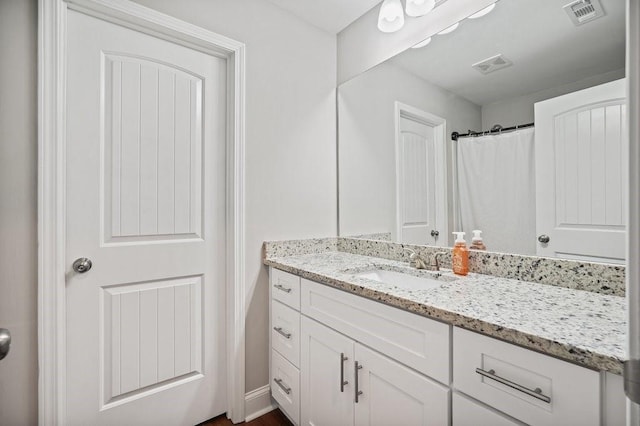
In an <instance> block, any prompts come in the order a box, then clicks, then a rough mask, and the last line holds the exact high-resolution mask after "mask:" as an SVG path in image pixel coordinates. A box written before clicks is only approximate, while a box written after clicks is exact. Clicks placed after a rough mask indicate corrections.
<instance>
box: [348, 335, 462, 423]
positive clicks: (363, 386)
mask: <svg viewBox="0 0 640 426" xmlns="http://www.w3.org/2000/svg"><path fill="white" fill-rule="evenodd" d="M355 355H356V362H357V363H358V366H361V367H362V368H359V369H358V371H356V373H355V374H357V384H358V386H357V389H355V388H354V391H356V390H357V391H360V392H362V393H361V394H359V395H358V399H357V403H356V404H355V407H356V408H355V424H356V425H357V426H360V425H367V426H369V425H380V426H388V425H395V426H402V425H406V426H418V425H434V426H440V425H448V424H449V389H448V388H447V387H445V386H442V385H440V384H438V383H436V382H434V381H432V380H430V379H427V378H426V377H425V376H423V375H421V374H418V373H416V372H415V371H413V370H411V369H409V368H407V367H405V366H403V365H401V364H398V363H397V362H395V361H393V360H391V359H389V358H387V357H385V356H383V355H381V354H379V353H377V352H374V351H372V350H371V349H368V348H366V347H364V346H362V345H360V344H356V353H355Z"/></svg>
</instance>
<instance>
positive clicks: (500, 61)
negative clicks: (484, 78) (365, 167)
mask: <svg viewBox="0 0 640 426" xmlns="http://www.w3.org/2000/svg"><path fill="white" fill-rule="evenodd" d="M511 65H513V62H511V61H510V60H508V59H507V58H505V57H504V56H502V54H499V55H495V56H492V57H490V58H487V59H483V60H482V61H480V62H476V63H475V64H473V65H471V68H474V69H476V70H477V71H479V72H481V73H482V74H489V73H492V72H494V71H498V70H500V69H502V68H506V67H510V66H511Z"/></svg>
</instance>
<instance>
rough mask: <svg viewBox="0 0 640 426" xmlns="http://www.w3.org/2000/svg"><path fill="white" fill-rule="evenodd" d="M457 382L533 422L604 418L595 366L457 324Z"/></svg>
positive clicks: (584, 422)
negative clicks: (561, 358)
mask: <svg viewBox="0 0 640 426" xmlns="http://www.w3.org/2000/svg"><path fill="white" fill-rule="evenodd" d="M453 385H454V387H455V388H456V389H458V390H460V391H462V392H464V393H466V394H468V395H470V396H472V397H473V398H476V399H477V400H479V401H482V402H484V403H485V404H487V405H489V406H491V407H494V408H496V409H497V410H499V411H502V412H504V413H506V414H508V415H510V416H512V417H514V418H516V419H518V420H521V421H523V422H525V423H528V424H531V425H565V424H566V425H574V424H575V425H582V426H587V425H594V426H595V425H598V424H600V376H599V374H598V373H597V372H595V371H591V370H587V369H586V368H582V367H578V366H577V365H574V364H570V363H568V362H565V361H561V360H558V359H556V358H552V357H550V356H547V355H542V354H540V353H537V352H533V351H530V350H528V349H524V348H521V347H518V346H515V345H511V344H509V343H505V342H502V341H500V340H496V339H492V338H490V337H486V336H483V335H480V334H477V333H473V332H470V331H467V330H463V329H460V328H457V327H454V330H453Z"/></svg>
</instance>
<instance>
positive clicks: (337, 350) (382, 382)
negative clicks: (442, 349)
mask: <svg viewBox="0 0 640 426" xmlns="http://www.w3.org/2000/svg"><path fill="white" fill-rule="evenodd" d="M301 354H302V363H301V384H302V385H301V389H300V392H301V395H302V400H301V424H303V425H354V424H355V425H371V424H380V425H393V424H403V425H446V424H448V423H449V420H448V418H449V410H448V399H449V389H448V387H445V386H443V385H440V384H438V383H436V382H435V381H433V380H430V379H428V378H427V377H425V376H423V375H422V374H419V373H417V372H415V371H413V370H411V369H409V368H407V367H405V366H404V365H402V364H399V363H398V362H396V361H394V360H392V359H390V358H388V357H386V356H384V355H382V354H380V353H378V352H376V351H373V350H371V349H369V348H367V347H366V346H364V345H362V344H360V343H357V342H356V341H354V340H352V339H350V338H348V337H346V336H344V335H342V334H340V333H338V332H336V331H334V330H331V329H330V328H328V327H326V326H324V325H322V324H320V323H318V322H316V321H314V320H312V319H310V318H307V317H305V316H303V317H302V345H301Z"/></svg>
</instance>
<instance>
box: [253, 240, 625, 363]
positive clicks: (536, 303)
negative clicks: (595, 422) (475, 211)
mask: <svg viewBox="0 0 640 426" xmlns="http://www.w3.org/2000/svg"><path fill="white" fill-rule="evenodd" d="M264 263H265V264H266V265H269V266H273V267H274V268H277V269H281V270H283V271H287V272H291V273H294V274H297V275H300V276H302V277H303V278H307V279H310V280H313V281H316V282H320V283H323V284H326V285H329V286H332V287H336V288H338V289H341V290H344V291H348V292H350V293H354V294H358V295H361V296H363V297H367V298H369V299H373V300H377V301H380V302H382V303H385V304H388V305H392V306H395V307H398V308H401V309H405V310H407V311H410V312H415V313H417V314H420V315H424V316H427V317H431V318H435V319H439V320H442V321H445V322H447V323H450V324H453V325H454V326H459V327H462V328H466V329H469V330H474V331H478V332H480V333H483V334H486V335H489V336H492V337H496V338H499V339H502V340H505V341H507V342H510V343H515V344H517V345H521V346H524V347H526V348H530V349H533V350H536V351H539V352H542V353H545V354H549V355H552V356H555V357H558V358H561V359H564V360H567V361H570V362H573V363H576V364H579V365H582V366H585V367H588V368H591V369H594V370H602V371H609V372H611V373H615V374H622V361H623V360H624V358H625V349H624V348H625V333H626V315H625V312H626V303H625V299H624V298H623V297H619V296H611V295H604V294H598V293H594V292H589V291H582V290H575V289H570V288H564V287H558V286H552V285H545V284H539V283H531V282H526V281H518V280H514V279H509V278H501V277H495V276H490V275H481V274H469V275H467V276H466V277H457V276H455V275H453V274H452V273H451V272H450V271H449V272H446V271H443V273H442V275H441V276H440V277H437V279H438V280H439V281H442V285H441V286H438V287H435V288H430V289H419V290H407V289H403V288H400V287H396V286H393V285H388V284H385V283H381V282H378V281H374V280H371V279H367V278H362V277H356V276H355V275H356V274H358V273H360V272H364V271H368V270H371V269H386V270H392V271H398V272H406V273H409V274H412V275H416V276H425V277H429V278H433V277H434V275H433V273H432V272H429V271H418V270H416V269H413V268H410V267H409V266H408V265H407V263H406V262H398V261H394V260H388V259H382V258H377V257H370V256H362V255H358V254H351V253H345V252H338V251H325V252H322V253H311V254H302V255H289V256H267V257H266V258H265V260H264Z"/></svg>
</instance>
